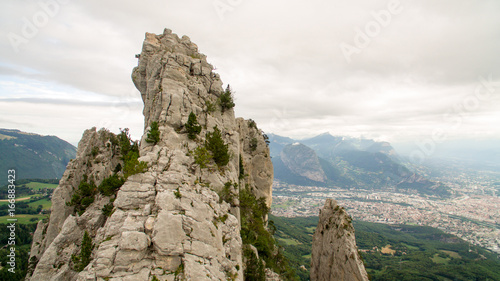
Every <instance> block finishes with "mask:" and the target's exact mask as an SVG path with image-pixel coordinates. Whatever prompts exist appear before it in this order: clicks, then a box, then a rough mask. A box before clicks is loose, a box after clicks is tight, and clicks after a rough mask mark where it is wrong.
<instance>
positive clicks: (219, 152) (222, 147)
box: [205, 126, 231, 167]
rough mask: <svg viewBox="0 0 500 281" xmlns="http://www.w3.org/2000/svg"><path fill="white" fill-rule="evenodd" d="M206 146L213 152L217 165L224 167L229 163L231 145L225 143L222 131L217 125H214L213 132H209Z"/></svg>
mask: <svg viewBox="0 0 500 281" xmlns="http://www.w3.org/2000/svg"><path fill="white" fill-rule="evenodd" d="M205 147H206V148H207V150H208V151H210V152H211V153H212V158H213V159H214V161H215V164H217V166H219V167H223V166H226V165H227V163H229V159H230V157H231V156H230V154H229V148H228V147H229V146H228V145H227V144H226V143H224V140H223V139H222V133H221V131H220V130H219V128H217V126H215V127H214V131H213V132H208V133H207V136H206V143H205Z"/></svg>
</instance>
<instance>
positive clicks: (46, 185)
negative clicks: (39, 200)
mask: <svg viewBox="0 0 500 281" xmlns="http://www.w3.org/2000/svg"><path fill="white" fill-rule="evenodd" d="M26 186H27V187H29V188H31V189H33V190H40V189H43V188H49V189H55V188H56V187H57V186H58V185H57V184H53V183H42V182H30V183H27V184H26Z"/></svg>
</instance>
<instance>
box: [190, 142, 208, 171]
mask: <svg viewBox="0 0 500 281" xmlns="http://www.w3.org/2000/svg"><path fill="white" fill-rule="evenodd" d="M211 160H212V155H210V152H208V150H207V148H206V147H205V146H198V147H197V148H195V149H194V163H195V164H198V165H200V168H202V169H204V168H206V167H208V164H209V163H210V161H211Z"/></svg>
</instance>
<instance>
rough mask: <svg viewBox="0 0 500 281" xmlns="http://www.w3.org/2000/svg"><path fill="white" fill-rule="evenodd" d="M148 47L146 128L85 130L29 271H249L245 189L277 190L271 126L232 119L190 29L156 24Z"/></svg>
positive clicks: (37, 238) (140, 82)
mask: <svg viewBox="0 0 500 281" xmlns="http://www.w3.org/2000/svg"><path fill="white" fill-rule="evenodd" d="M138 57H139V65H138V66H137V67H136V68H134V70H133V72H132V80H133V82H134V84H135V85H136V87H137V89H138V90H139V91H140V93H141V96H142V100H143V101H144V111H143V113H144V127H145V129H144V136H143V137H142V139H141V141H140V143H136V142H133V141H131V140H130V139H129V138H128V133H127V131H126V130H125V131H122V133H121V134H119V135H115V134H113V133H110V132H109V131H107V130H105V129H101V130H99V131H97V130H96V129H95V128H92V129H90V130H87V131H85V132H84V134H83V137H82V139H81V141H80V143H79V145H78V151H77V156H76V158H75V159H73V160H72V161H71V162H70V163H69V164H68V167H67V169H66V171H65V173H64V176H63V178H62V179H61V181H60V184H59V186H58V187H57V189H56V190H55V192H54V195H53V198H52V201H53V205H52V210H51V211H52V213H51V216H50V219H49V220H48V221H47V222H39V224H38V227H37V230H36V232H35V234H34V241H33V247H32V251H31V257H30V270H31V272H29V273H28V276H27V280H65V281H66V280H116V281H118V280H243V279H244V270H245V268H246V266H245V263H244V262H245V258H244V255H243V241H242V238H241V235H240V228H241V222H240V220H241V216H240V208H239V196H238V195H239V193H240V190H241V189H245V190H248V191H249V193H250V194H251V195H253V196H255V198H256V199H257V200H259V198H262V199H260V201H259V202H264V203H265V205H266V207H269V206H270V205H271V198H272V197H271V185H272V180H273V169H272V163H271V157H270V154H269V148H268V146H267V144H266V141H265V139H264V136H263V133H262V131H260V130H259V129H258V128H257V125H256V124H255V122H253V121H251V120H243V119H241V118H238V119H236V118H235V117H234V111H233V109H232V108H233V106H234V103H232V97H231V96H230V89H229V88H226V89H223V87H222V85H223V83H222V81H221V79H220V77H219V75H218V74H216V73H214V72H213V69H214V68H213V66H212V65H210V64H209V63H208V62H207V61H206V56H205V55H203V54H201V53H199V52H198V47H197V46H196V44H194V43H192V42H191V40H190V39H189V38H188V37H187V36H183V37H182V38H179V37H178V36H177V35H175V34H173V33H172V32H171V31H170V30H168V29H166V30H165V31H164V33H163V34H160V35H155V34H151V33H147V34H146V39H145V41H144V44H143V49H142V52H141V54H140V55H138ZM134 157H135V158H134ZM266 271H267V272H266V274H267V275H269V276H275V277H276V274H275V273H274V274H273V272H272V271H270V270H266Z"/></svg>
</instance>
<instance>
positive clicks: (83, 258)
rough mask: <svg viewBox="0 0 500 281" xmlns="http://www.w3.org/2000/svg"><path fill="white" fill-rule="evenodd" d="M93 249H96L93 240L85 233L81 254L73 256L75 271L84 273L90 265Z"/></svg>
mask: <svg viewBox="0 0 500 281" xmlns="http://www.w3.org/2000/svg"><path fill="white" fill-rule="evenodd" d="M92 249H94V245H93V244H92V238H90V235H89V233H88V232H87V231H85V233H84V234H83V239H82V245H81V250H80V254H78V255H72V256H71V261H72V262H73V269H74V270H75V271H78V272H80V271H82V270H83V269H84V268H85V267H86V266H87V265H88V264H89V263H90V255H91V254H92Z"/></svg>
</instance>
